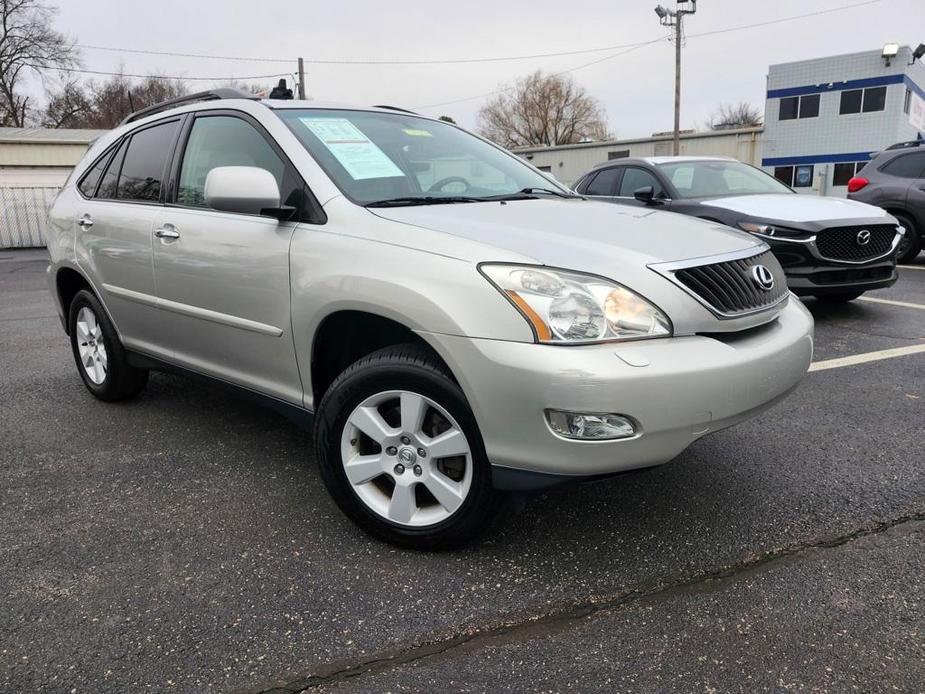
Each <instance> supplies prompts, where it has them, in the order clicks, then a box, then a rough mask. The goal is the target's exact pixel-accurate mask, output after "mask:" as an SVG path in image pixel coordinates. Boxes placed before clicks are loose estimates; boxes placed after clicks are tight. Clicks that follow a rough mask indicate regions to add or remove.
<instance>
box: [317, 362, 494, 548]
mask: <svg viewBox="0 0 925 694" xmlns="http://www.w3.org/2000/svg"><path fill="white" fill-rule="evenodd" d="M315 447H316V451H317V457H318V462H319V465H320V468H321V475H322V478H323V479H324V482H325V484H326V486H327V488H328V490H329V491H330V492H331V495H332V496H333V497H334V500H335V501H336V502H337V504H338V505H339V506H340V508H341V509H342V510H343V511H344V512H345V513H346V514H347V515H348V516H349V517H350V518H351V519H352V520H353V521H354V522H356V523H357V524H358V525H359V526H360V527H361V528H363V529H364V530H366V531H367V532H369V533H371V534H372V535H375V536H376V537H378V538H380V539H383V540H386V541H387V542H391V543H393V544H397V545H401V546H405V547H414V548H418V549H443V548H448V547H453V546H456V545H459V544H462V543H464V542H466V541H468V540H470V539H472V538H473V537H475V536H476V535H477V534H478V533H479V532H480V531H481V530H483V529H484V527H485V526H486V525H487V524H488V523H489V522H490V521H491V519H492V517H493V515H494V511H495V509H496V493H495V491H494V489H493V488H492V485H491V469H490V466H489V463H488V459H487V457H486V455H485V451H484V447H483V445H482V440H481V436H480V434H479V431H478V427H477V426H476V422H475V418H474V417H473V415H472V411H471V410H470V408H469V405H468V403H467V402H466V399H465V396H464V395H463V393H462V391H461V390H460V388H459V386H458V385H457V384H456V383H455V382H454V381H453V380H452V378H451V377H450V375H449V374H448V373H447V371H446V369H445V367H443V365H442V364H441V363H440V362H439V361H438V360H437V359H436V358H435V357H434V356H433V355H431V354H430V353H428V352H427V351H426V350H424V349H422V348H419V347H417V346H414V345H402V346H397V347H388V348H385V349H383V350H380V351H378V352H375V353H373V354H371V355H369V356H367V357H364V358H363V359H361V360H359V361H358V362H356V363H354V364H353V365H352V366H350V367H349V368H348V369H347V370H346V371H345V372H344V373H343V374H341V375H340V376H339V377H338V378H337V379H336V380H335V381H334V383H333V384H332V385H331V387H330V388H329V389H328V391H327V393H326V394H325V396H324V398H323V399H322V401H321V404H320V406H319V407H318V411H317V413H316V424H315Z"/></svg>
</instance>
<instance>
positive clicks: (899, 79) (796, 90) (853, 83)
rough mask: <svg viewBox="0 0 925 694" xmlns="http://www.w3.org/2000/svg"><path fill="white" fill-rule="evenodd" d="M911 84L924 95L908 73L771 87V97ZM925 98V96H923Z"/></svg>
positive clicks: (769, 92)
mask: <svg viewBox="0 0 925 694" xmlns="http://www.w3.org/2000/svg"><path fill="white" fill-rule="evenodd" d="M903 82H906V83H907V84H911V85H912V86H913V87H914V89H913V91H916V93H918V94H919V96H922V94H923V92H922V89H921V88H920V87H919V86H918V85H916V84H914V83H913V82H912V80H910V79H909V77H908V76H906V75H902V74H900V75H885V76H883V77H867V78H864V79H860V80H847V81H846V82H824V83H822V84H809V85H806V86H805V87H788V88H787V89H769V90H768V98H769V99H780V98H784V97H788V96H802V95H803V94H819V93H824V92H843V91H845V90H846V89H864V88H865V87H883V86H886V85H890V84H902V83H903ZM923 98H925V97H923Z"/></svg>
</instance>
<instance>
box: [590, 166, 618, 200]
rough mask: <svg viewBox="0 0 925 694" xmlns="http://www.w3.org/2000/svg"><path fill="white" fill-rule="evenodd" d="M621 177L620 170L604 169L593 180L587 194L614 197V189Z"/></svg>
mask: <svg viewBox="0 0 925 694" xmlns="http://www.w3.org/2000/svg"><path fill="white" fill-rule="evenodd" d="M619 175H620V169H619V168H614V169H604V170H603V171H601V172H600V173H598V174H597V175H596V176H595V177H594V178H593V179H591V183H590V184H588V187H587V189H586V190H585V193H587V194H588V195H613V194H614V193H613V189H614V186H615V184H616V182H617V177H618V176H619Z"/></svg>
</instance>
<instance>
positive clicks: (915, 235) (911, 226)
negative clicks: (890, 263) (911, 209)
mask: <svg viewBox="0 0 925 694" xmlns="http://www.w3.org/2000/svg"><path fill="white" fill-rule="evenodd" d="M893 216H894V217H896V219H897V220H898V221H899V223H900V224H901V225H902V226H904V227H905V228H906V235H905V236H903V239H902V241H900V242H899V248H898V249H897V250H896V262H898V263H908V262H910V261H912V260H914V259H915V257H916V256H917V255H918V254H919V253H921V252H922V233H921V231H920V230H919V228H918V227H917V226H916V224H915V222H913V221H912V218H911V217H909V216H908V215H906V214H903V213H902V212H898V213H897V212H894V213H893Z"/></svg>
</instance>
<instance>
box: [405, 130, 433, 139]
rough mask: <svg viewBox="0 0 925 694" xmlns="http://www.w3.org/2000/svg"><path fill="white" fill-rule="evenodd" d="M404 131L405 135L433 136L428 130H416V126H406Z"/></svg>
mask: <svg viewBox="0 0 925 694" xmlns="http://www.w3.org/2000/svg"><path fill="white" fill-rule="evenodd" d="M402 132H403V133H405V135H411V137H433V135H431V134H430V133H429V132H427V131H426V130H415V129H414V128H405V129H404V130H402Z"/></svg>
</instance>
